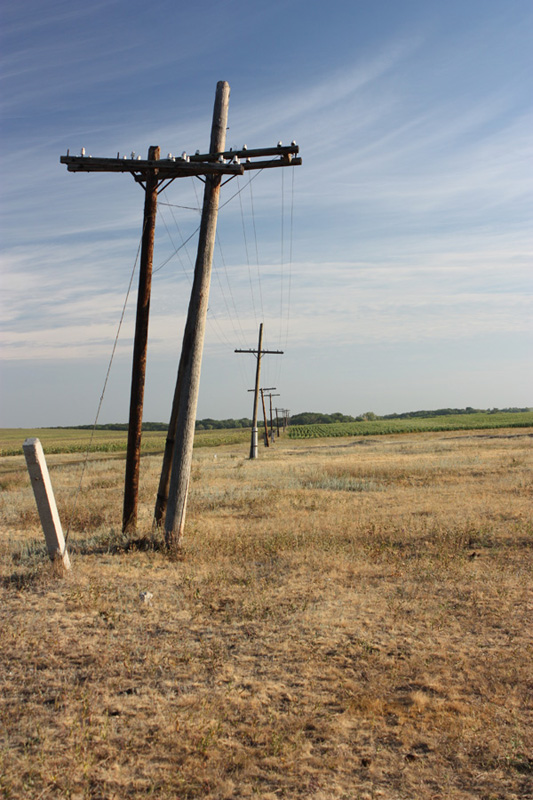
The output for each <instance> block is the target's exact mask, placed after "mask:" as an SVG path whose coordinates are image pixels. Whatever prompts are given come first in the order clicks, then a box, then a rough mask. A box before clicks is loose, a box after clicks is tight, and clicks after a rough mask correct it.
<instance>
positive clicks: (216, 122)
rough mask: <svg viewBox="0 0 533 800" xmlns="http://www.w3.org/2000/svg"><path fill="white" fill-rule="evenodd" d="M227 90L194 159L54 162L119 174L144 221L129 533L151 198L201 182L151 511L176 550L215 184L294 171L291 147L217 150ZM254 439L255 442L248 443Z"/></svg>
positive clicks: (126, 511)
mask: <svg viewBox="0 0 533 800" xmlns="http://www.w3.org/2000/svg"><path fill="white" fill-rule="evenodd" d="M229 94H230V88H229V85H228V83H226V81H219V83H218V84H217V91H216V97H215V105H214V110H213V121H212V126H211V141H210V146H209V152H208V153H204V154H201V153H200V152H199V151H197V152H196V154H195V155H191V156H189V155H187V154H186V153H183V154H182V156H181V157H180V158H174V157H172V156H171V154H170V153H169V155H168V156H167V158H166V159H161V157H160V149H159V147H150V149H149V151H148V158H147V159H146V160H143V159H141V158H140V157H135V154H134V153H132V154H131V157H130V158H126V157H120V154H119V153H117V157H116V158H92V157H91V156H86V155H85V151H84V150H83V149H82V152H81V155H80V156H71V155H70V153H69V152H67V155H66V156H61V158H60V162H61V163H62V164H66V165H67V169H68V171H69V172H125V173H129V174H131V175H132V176H133V178H134V179H135V181H136V182H137V183H139V184H140V185H141V186H142V187H143V189H144V192H145V202H144V219H143V228H142V244H141V257H140V274H139V291H138V295H137V314H136V324H135V339H134V349H133V366H132V378H131V393H130V416H129V425H128V449H127V454H126V474H125V484H124V507H123V516H122V527H123V530H124V531H125V532H129V533H132V532H134V531H135V529H136V526H137V513H138V492H139V472H140V455H141V434H142V412H143V398H144V384H145V376H146V352H147V345H148V321H149V312H150V291H151V280H152V263H153V252H154V237H155V221H156V214H157V198H158V195H159V194H161V192H163V191H164V189H166V188H167V186H169V185H170V184H171V183H172V182H173V181H174V180H176V178H184V177H187V176H189V177H190V176H193V177H197V178H199V179H200V180H202V181H203V183H204V199H203V206H202V216H201V223H200V233H199V240H198V254H197V258H196V264H195V269H194V280H193V287H192V291H191V297H190V301H189V309H188V314H187V321H186V324H185V332H184V336H183V345H182V351H181V357H180V361H179V367H178V374H177V379H176V387H175V391H174V399H173V403H172V412H171V417H170V423H169V429H168V435H167V440H166V444H165V452H164V456H163V465H162V470H161V477H160V482H159V488H158V492H157V499H156V506H155V511H154V517H155V521H156V523H157V524H158V525H162V524H163V520H164V525H165V541H166V544H167V546H168V547H169V548H170V549H177V548H178V547H179V545H180V540H181V537H182V535H183V530H184V524H185V511H186V505H187V496H188V489H189V480H190V472H191V462H192V448H193V440H194V430H195V423H196V407H197V402H198V391H199V385H200V371H201V363H202V354H203V344H204V336H205V325H206V317H207V307H208V300H209V289H210V281H211V267H212V262H213V251H214V245H215V234H216V225H217V217H218V205H219V196H220V188H221V185H223V184H222V180H223V179H224V178H225V179H226V181H228V180H231V179H232V178H233V177H235V176H236V175H242V174H244V172H246V171H248V170H257V169H270V168H275V167H289V166H297V165H299V164H301V163H302V162H301V159H300V158H297V154H298V146H297V145H296V143H295V142H292V144H291V145H290V146H288V147H283V146H282V144H281V142H280V143H279V144H278V145H277V146H276V147H269V148H268V147H267V148H261V149H249V148H247V147H246V146H245V145H244V146H243V148H242V149H241V150H238V151H234V150H229V151H226V150H225V146H226V131H227V121H228V108H229ZM262 336H263V325H262V324H261V326H260V331H259V345H258V348H257V351H255V350H249V351H236V352H250V353H254V354H256V355H257V369H256V386H255V398H254V424H253V427H252V443H251V448H250V458H256V457H257V404H258V395H259V376H260V364H261V356H262V355H264V354H265V353H271V352H275V353H280V354H281V351H264V350H262ZM254 432H255V438H254Z"/></svg>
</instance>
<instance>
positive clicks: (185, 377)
mask: <svg viewBox="0 0 533 800" xmlns="http://www.w3.org/2000/svg"><path fill="white" fill-rule="evenodd" d="M229 93H230V89H229V84H228V83H226V81H219V83H218V84H217V91H216V98H215V107H214V110H213V124H212V127H211V144H210V149H209V152H210V153H222V152H223V151H224V146H225V143H226V127H227V122H228V107H229ZM220 182H221V178H220V176H218V175H207V176H206V178H205V191H204V202H203V207H202V220H201V223H200V234H199V241H198V255H197V258H196V265H195V269H194V282H193V287H192V292H191V300H190V303H189V311H188V315H187V322H186V324H185V333H184V336H183V347H182V355H181V358H182V361H183V367H182V382H181V386H180V391H179V401H178V413H177V430H176V441H175V444H174V456H173V459H172V472H171V475H170V486H169V493H168V505H167V513H166V517H165V540H166V543H167V546H168V547H169V549H171V550H176V549H177V548H178V547H179V546H180V543H181V538H182V536H183V529H184V525H185V511H186V507H187V494H188V490H189V477H190V472H191V462H192V448H193V443H194V429H195V423H196V406H197V402H198V391H199V388H200V370H201V366H202V353H203V346H204V336H205V323H206V317H207V304H208V301H209V285H210V281H211V266H212V263H213V251H214V248H215V234H216V225H217V217H218V201H219V195H220Z"/></svg>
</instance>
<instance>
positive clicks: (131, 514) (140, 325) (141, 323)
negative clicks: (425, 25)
mask: <svg viewBox="0 0 533 800" xmlns="http://www.w3.org/2000/svg"><path fill="white" fill-rule="evenodd" d="M272 149H273V148H270V150H272ZM292 149H293V150H294V148H292ZM225 155H227V154H221V158H222V160H221V161H218V160H217V159H218V155H217V157H216V158H214V157H213V156H212V155H211V154H207V155H203V156H202V155H200V154H197V155H196V156H187V154H186V153H183V155H182V157H181V158H173V157H172V156H170V154H169V156H168V157H167V158H166V159H164V160H162V159H160V150H159V147H150V149H149V151H148V158H147V159H146V160H142V159H141V158H140V157H137V158H136V157H135V153H132V154H131V157H130V158H126V157H123V158H120V155H119V154H117V157H116V158H92V157H91V156H86V155H85V152H84V151H82V155H81V156H71V155H70V154H69V153H67V155H66V156H61V158H60V162H61V163H62V164H66V165H67V169H68V171H69V172H126V173H129V174H130V175H132V176H133V178H134V179H135V181H136V182H137V183H139V184H141V186H142V187H143V188H144V190H145V201H144V221H143V232H142V244H141V258H140V274H139V291H138V295H137V317H136V323H135V339H134V349H133V365H132V376H131V394H130V418H129V427H128V449H127V453H126V476H125V484H124V506H123V512H122V528H123V530H124V531H125V532H128V533H132V532H133V531H134V530H135V528H136V525H137V507H138V492H139V469H140V457H141V436H142V414H143V402H144V383H145V377H146V351H147V344H148V320H149V313H150V294H151V279H152V263H153V252H154V238H155V221H156V214H157V195H158V194H159V193H160V192H162V191H163V190H164V189H165V188H166V187H167V186H168V185H169V184H170V183H172V181H173V180H174V179H175V178H184V177H187V176H202V175H208V174H209V175H213V174H214V175H218V176H220V175H229V176H230V177H231V176H235V175H242V174H243V173H244V167H243V166H242V165H241V164H240V163H237V162H238V159H237V161H235V162H234V163H233V162H232V163H226V158H225V157H224V156H225ZM287 157H288V156H287ZM291 158H292V156H291Z"/></svg>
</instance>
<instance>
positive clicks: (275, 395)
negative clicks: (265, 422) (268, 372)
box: [265, 387, 279, 441]
mask: <svg viewBox="0 0 533 800" xmlns="http://www.w3.org/2000/svg"><path fill="white" fill-rule="evenodd" d="M275 388H276V387H274V388H273V389H272V391H270V390H268V389H265V392H267V391H268V392H269V394H268V395H267V397H268V398H269V399H270V439H271V440H272V441H274V417H273V414H272V398H273V397H279V394H272V392H273V391H274V389H275Z"/></svg>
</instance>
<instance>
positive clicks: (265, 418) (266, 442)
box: [248, 386, 276, 447]
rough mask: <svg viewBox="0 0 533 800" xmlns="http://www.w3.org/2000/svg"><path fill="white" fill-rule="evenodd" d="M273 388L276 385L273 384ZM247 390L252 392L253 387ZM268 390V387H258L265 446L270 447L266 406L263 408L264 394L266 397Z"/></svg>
mask: <svg viewBox="0 0 533 800" xmlns="http://www.w3.org/2000/svg"><path fill="white" fill-rule="evenodd" d="M275 388H276V387H275V386H273V387H272V390H273V389H275ZM248 391H249V392H254V391H255V389H248ZM270 391H271V390H270V388H268V389H259V392H260V393H261V404H262V406H263V424H264V426H265V447H270V442H269V438H268V422H267V413H266V408H265V396H266V397H268V395H267V392H270Z"/></svg>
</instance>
